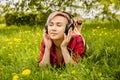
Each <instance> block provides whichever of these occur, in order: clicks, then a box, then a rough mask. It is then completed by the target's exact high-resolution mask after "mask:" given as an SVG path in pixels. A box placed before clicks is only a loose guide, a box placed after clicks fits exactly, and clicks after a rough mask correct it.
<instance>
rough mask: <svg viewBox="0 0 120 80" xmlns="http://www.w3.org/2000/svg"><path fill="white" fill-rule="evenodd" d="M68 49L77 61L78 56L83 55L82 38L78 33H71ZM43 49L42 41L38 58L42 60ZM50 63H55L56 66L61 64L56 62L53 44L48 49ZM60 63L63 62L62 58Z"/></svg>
mask: <svg viewBox="0 0 120 80" xmlns="http://www.w3.org/2000/svg"><path fill="white" fill-rule="evenodd" d="M67 47H68V51H69V53H70V55H71V56H72V58H73V60H74V61H76V62H78V61H79V59H80V57H83V54H84V43H83V39H82V37H81V36H80V35H73V36H72V38H71V41H70V42H69V44H68V46H67ZM44 51H45V44H44V41H42V42H41V52H40V60H39V62H40V61H41V60H42V58H43V55H44ZM50 63H51V64H55V65H56V66H61V64H60V63H59V62H58V58H57V55H56V52H55V45H54V44H52V47H51V50H50ZM62 64H64V59H62Z"/></svg>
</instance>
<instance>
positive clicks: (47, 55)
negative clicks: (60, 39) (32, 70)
mask: <svg viewBox="0 0 120 80" xmlns="http://www.w3.org/2000/svg"><path fill="white" fill-rule="evenodd" d="M48 64H50V49H48V48H45V52H44V56H43V59H42V60H41V62H40V63H39V66H46V65H48Z"/></svg>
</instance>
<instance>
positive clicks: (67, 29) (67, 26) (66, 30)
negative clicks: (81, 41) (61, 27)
mask: <svg viewBox="0 0 120 80" xmlns="http://www.w3.org/2000/svg"><path fill="white" fill-rule="evenodd" d="M69 29H70V24H67V25H66V29H65V34H66V35H67V34H68V31H69Z"/></svg>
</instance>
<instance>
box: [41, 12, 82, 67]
mask: <svg viewBox="0 0 120 80" xmlns="http://www.w3.org/2000/svg"><path fill="white" fill-rule="evenodd" d="M73 24H74V21H73V20H72V19H71V17H70V16H69V15H68V14H67V13H65V12H53V13H51V14H50V15H49V17H48V19H47V22H46V27H45V30H44V35H43V41H42V42H41V51H40V60H39V66H42V67H44V66H46V65H49V64H51V65H56V66H57V67H60V66H62V65H65V64H68V63H70V64H76V63H77V62H79V60H80V58H81V57H83V54H84V42H83V39H82V37H81V35H73V30H72V28H70V29H68V28H67V27H68V26H70V27H71V26H73ZM66 29H68V33H67V34H66Z"/></svg>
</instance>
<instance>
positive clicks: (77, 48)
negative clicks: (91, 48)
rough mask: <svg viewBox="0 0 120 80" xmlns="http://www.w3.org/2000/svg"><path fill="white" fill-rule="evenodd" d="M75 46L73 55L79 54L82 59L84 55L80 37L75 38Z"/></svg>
mask: <svg viewBox="0 0 120 80" xmlns="http://www.w3.org/2000/svg"><path fill="white" fill-rule="evenodd" d="M75 41H76V45H75V47H74V50H73V51H74V53H76V54H79V55H80V57H83V54H84V42H83V39H82V37H81V36H80V35H78V36H76V37H75Z"/></svg>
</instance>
